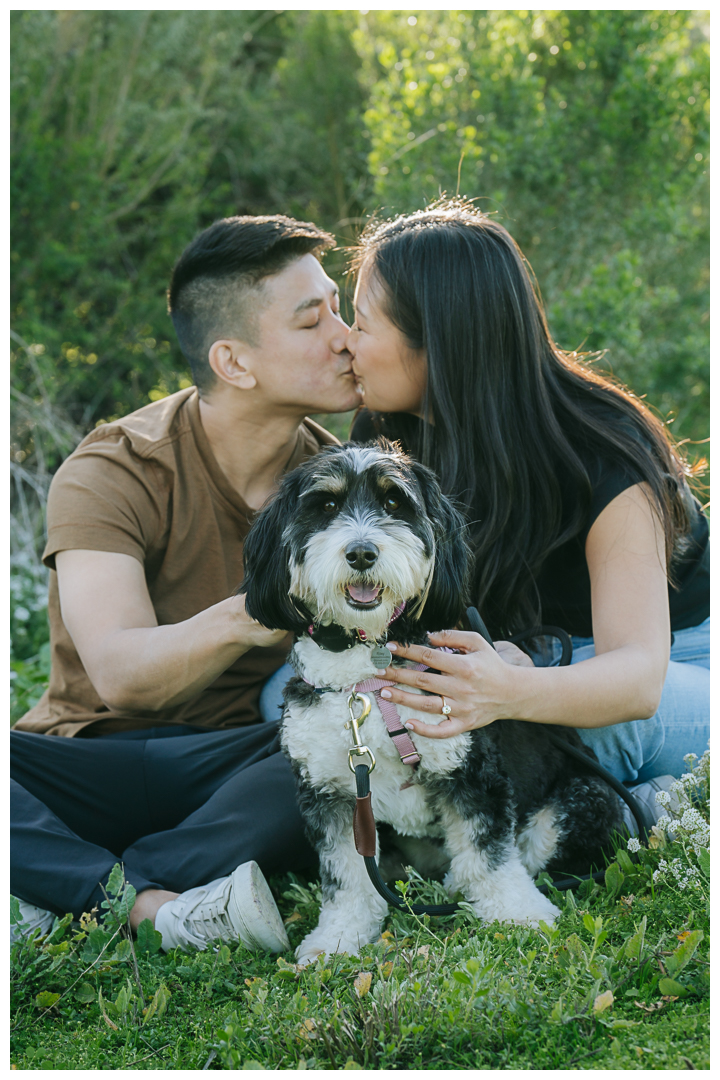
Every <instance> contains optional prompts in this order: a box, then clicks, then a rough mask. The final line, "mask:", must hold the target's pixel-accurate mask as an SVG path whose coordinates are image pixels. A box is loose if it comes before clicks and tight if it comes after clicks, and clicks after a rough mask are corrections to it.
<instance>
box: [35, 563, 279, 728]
mask: <svg viewBox="0 0 720 1080" xmlns="http://www.w3.org/2000/svg"><path fill="white" fill-rule="evenodd" d="M55 566H56V569H57V575H58V589H59V593H60V607H61V612H62V618H63V622H64V623H65V626H66V628H67V631H68V633H69V634H70V637H71V638H72V640H73V643H74V645H75V648H76V649H77V651H78V655H79V657H80V660H81V661H82V664H83V667H84V668H85V671H86V672H87V675H88V678H89V679H90V682H91V683H92V684H93V686H94V687H95V690H96V691H97V694H98V696H99V697H100V698H101V700H102V701H104V702H105V704H106V705H107V706H108V708H110V709H113V710H115V711H125V712H130V711H134V712H144V711H157V710H160V709H166V708H170V707H172V706H174V705H179V704H182V702H185V701H189V700H190V698H192V697H195V695H196V694H199V693H200V691H201V690H204V689H205V687H206V686H209V685H210V683H212V682H214V680H215V679H216V678H217V677H218V675H220V674H221V673H222V672H223V671H225V670H226V669H227V668H228V667H230V665H231V664H232V663H234V662H235V660H237V659H238V657H240V656H242V655H243V653H246V652H247V651H248V650H249V649H252V648H255V647H256V646H267V645H273V644H275V643H277V642H279V641H282V639H283V638H284V637H285V631H284V630H267V629H266V628H265V627H264V626H261V625H260V623H258V622H255V620H254V619H251V618H250V616H249V615H248V614H247V613H246V611H245V597H244V596H231V597H229V598H228V599H227V600H223V601H222V602H221V603H219V604H214V605H213V606H212V607H209V608H207V610H206V611H202V612H200V614H198V615H195V616H193V618H191V619H186V620H185V621H183V622H180V623H174V624H172V625H166V626H158V622H157V618H156V616H155V610H154V608H153V605H152V601H151V599H150V594H149V593H148V589H147V584H146V581H145V571H144V568H143V566H142V564H141V563H140V562H138V560H137V559H135V558H133V557H132V556H131V555H122V554H119V553H117V552H109V551H80V550H68V551H60V552H58V553H57V555H56V556H55Z"/></svg>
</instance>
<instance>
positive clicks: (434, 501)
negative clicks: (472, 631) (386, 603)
mask: <svg viewBox="0 0 720 1080" xmlns="http://www.w3.org/2000/svg"><path fill="white" fill-rule="evenodd" d="M412 468H413V473H414V475H415V478H416V479H417V481H418V483H419V485H420V490H421V492H422V497H423V500H424V502H425V507H426V509H427V514H428V517H429V518H430V521H431V522H432V523H433V528H434V530H435V567H434V570H433V576H432V580H431V582H430V587H429V589H428V592H427V596H426V599H425V604H424V605H423V607H422V610H421V611H419V612H418V614H417V617H414V616H413V614H412V611H410V612H409V616H410V618H412V619H413V621H414V622H415V623H416V625H419V627H420V628H421V629H422V630H426V631H435V630H448V629H451V628H452V627H454V626H456V625H457V623H458V622H459V620H460V618H461V616H462V615H463V613H464V611H465V608H466V605H467V593H468V588H469V577H470V549H469V547H468V544H467V540H466V538H465V534H466V531H467V530H466V525H465V518H464V517H463V515H462V514H461V513H460V511H459V510H458V509H457V508H456V507H455V506H453V504H452V502H451V501H450V500H449V499H448V498H446V496H445V495H443V493H442V491H441V490H440V485H439V483H438V481H437V478H436V476H435V473H434V472H432V471H431V470H430V469H428V468H426V467H425V466H424V465H420V464H419V463H417V462H416V463H414V464H413V466H412ZM409 606H410V607H411V608H412V605H409Z"/></svg>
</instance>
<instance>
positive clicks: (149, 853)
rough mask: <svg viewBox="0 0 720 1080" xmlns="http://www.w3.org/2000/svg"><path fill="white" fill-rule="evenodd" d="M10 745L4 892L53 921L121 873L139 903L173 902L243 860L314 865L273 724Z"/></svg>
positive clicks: (17, 735) (265, 866) (19, 738)
mask: <svg viewBox="0 0 720 1080" xmlns="http://www.w3.org/2000/svg"><path fill="white" fill-rule="evenodd" d="M10 743H11V775H12V780H11V878H10V891H11V893H12V894H13V895H14V896H17V897H19V898H20V899H22V900H26V901H28V902H29V903H31V904H36V905H37V906H38V907H41V908H46V909H48V910H49V911H53V912H55V913H57V914H58V915H63V914H65V912H68V911H71V912H72V913H73V915H74V916H75V917H76V918H79V916H80V915H81V914H82V912H83V911H89V910H90V909H91V908H92V907H93V905H94V904H95V903H97V902H98V901H99V900H101V899H102V895H103V894H102V889H101V888H100V883H102V884H105V883H106V882H107V878H108V874H109V872H110V870H112V868H113V866H114V865H115V863H117V862H122V863H123V864H124V867H125V876H126V878H127V880H128V881H129V882H130V883H131V884H132V885H134V887H135V889H136V890H137V891H138V892H140V891H141V890H143V889H148V888H156V889H167V890H169V891H171V892H178V893H179V892H184V891H185V889H190V888H192V887H194V886H196V885H203V884H206V883H207V882H209V881H213V880H214V879H215V878H219V877H224V876H225V875H227V874H230V873H232V871H233V870H234V869H235V867H236V866H239V865H240V864H241V863H243V862H247V860H248V859H255V860H256V862H258V863H259V864H260V867H261V869H262V870H263V871H265V872H266V873H269V872H272V871H286V870H303V869H307V868H309V867H312V866H314V865H316V861H317V860H316V856H315V854H314V852H313V851H312V849H311V848H310V846H309V845H308V843H307V841H306V839H305V837H304V834H303V827H302V821H301V818H300V813H299V811H298V808H297V803H296V799H295V782H294V778H293V775H292V772H291V770H290V766H289V764H288V762H287V760H286V759H285V757H284V755H283V754H282V752H281V750H280V745H279V735H278V727H277V725H276V724H267V723H263V724H255V725H252V726H250V727H244V728H235V729H233V730H230V731H213V732H201V731H199V730H198V729H197V728H196V729H191V730H190V731H188V729H184V728H180V727H173V728H153V729H151V730H150V731H134V732H123V733H121V734H118V735H106V736H102V737H99V738H95V739H92V738H89V739H82V738H77V737H76V738H62V737H57V736H48V735H35V734H30V733H29V732H22V731H12V732H11V733H10Z"/></svg>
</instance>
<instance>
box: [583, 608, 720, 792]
mask: <svg viewBox="0 0 720 1080" xmlns="http://www.w3.org/2000/svg"><path fill="white" fill-rule="evenodd" d="M594 655H595V646H594V644H593V639H592V638H573V658H572V663H573V664H577V663H579V662H580V661H581V660H588V659H589V658H590V657H591V656H594ZM578 734H579V736H580V738H581V739H582V741H583V742H584V743H585V744H586V746H591V747H592V748H593V750H594V751H595V753H596V754H597V756H598V760H599V762H600V764H601V765H604V766H605V768H606V769H609V770H610V772H611V773H612V774H613V776H616V777H617V778H618V780H621V781H622V782H623V783H627V784H641V783H642V782H643V781H645V780H651V779H652V777H654V776H666V775H670V776H681V775H682V773H684V772H687V766H686V765H685V763H684V762H683V758H684V756H685V755H686V754H690V753H693V754H697V756H698V757H701V756H702V754H703V753H704V752H705V751H706V750H707V748H708V740H709V738H710V619H706V620H705V622H703V623H700V625H699V626H691V627H688V629H687V630H676V631H675V642H674V644H673V646H672V648H671V650H670V663H669V664H668V670H667V675H666V676H665V685H664V686H663V692H662V698H661V699H660V708H659V709H658V711H657V712H656V713H655V715H654V716H651V717H650V718H649V719H648V720H629V721H627V722H626V723H624V724H611V725H610V726H609V727H602V728H578Z"/></svg>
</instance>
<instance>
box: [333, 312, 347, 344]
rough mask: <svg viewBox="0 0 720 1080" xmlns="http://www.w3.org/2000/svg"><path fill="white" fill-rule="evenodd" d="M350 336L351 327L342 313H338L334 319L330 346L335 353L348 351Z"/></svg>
mask: <svg viewBox="0 0 720 1080" xmlns="http://www.w3.org/2000/svg"><path fill="white" fill-rule="evenodd" d="M349 336H350V327H349V326H348V324H347V323H346V322H345V320H344V319H343V317H342V315H336V316H335V318H334V320H333V330H332V336H331V338H330V348H331V349H332V351H333V352H335V353H341V352H347V347H348V346H347V341H348V337H349Z"/></svg>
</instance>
